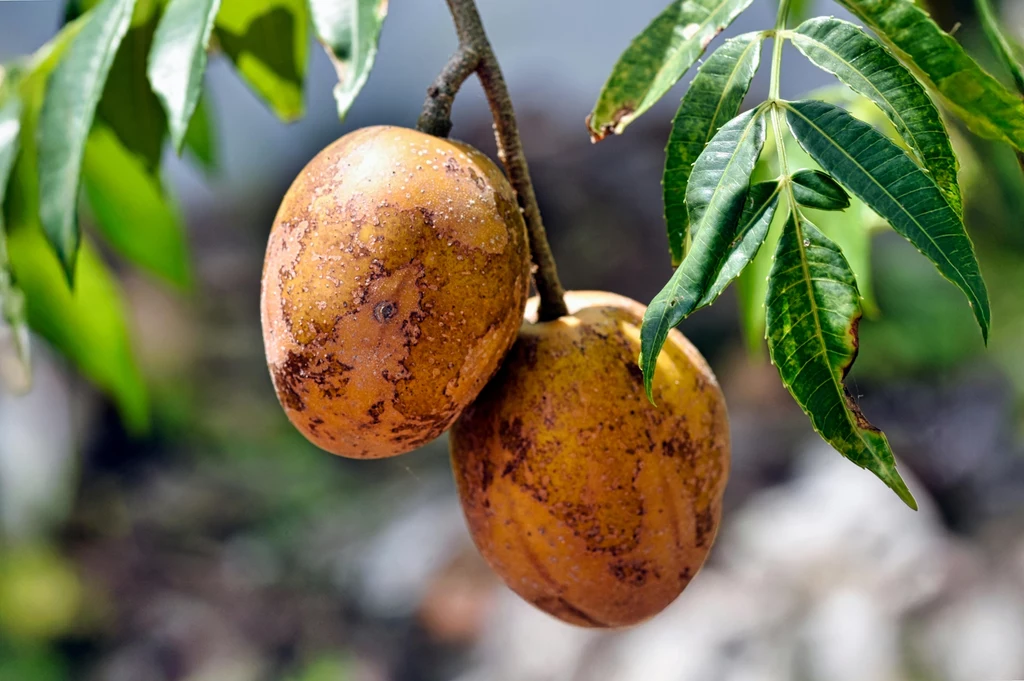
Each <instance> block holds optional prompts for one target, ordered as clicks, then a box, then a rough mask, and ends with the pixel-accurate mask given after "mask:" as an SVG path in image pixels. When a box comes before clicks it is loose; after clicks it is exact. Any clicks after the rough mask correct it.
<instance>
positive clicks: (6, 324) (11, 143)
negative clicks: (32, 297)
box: [0, 95, 32, 392]
mask: <svg viewBox="0 0 1024 681" xmlns="http://www.w3.org/2000/svg"><path fill="white" fill-rule="evenodd" d="M20 131H21V101H20V100H19V99H18V98H17V96H14V95H7V96H6V97H5V98H4V99H3V100H2V102H0V209H2V207H3V205H4V195H5V193H6V190H7V181H8V179H9V178H10V174H11V169H12V168H13V167H14V159H15V157H16V156H17V155H18V134H19V133H20ZM28 353H29V341H28V326H27V324H26V322H25V296H24V295H23V294H22V292H21V289H19V288H18V286H17V284H16V282H15V281H14V276H13V275H12V274H11V269H10V260H9V257H8V255H7V233H6V227H5V225H4V216H3V211H2V210H0V383H3V384H5V385H6V386H7V387H8V389H11V390H13V391H15V392H23V391H25V390H27V389H28V388H29V385H30V383H31V375H32V374H31V366H32V365H31V363H30V362H29V354H28Z"/></svg>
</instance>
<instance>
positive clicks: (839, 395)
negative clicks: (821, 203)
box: [765, 213, 917, 509]
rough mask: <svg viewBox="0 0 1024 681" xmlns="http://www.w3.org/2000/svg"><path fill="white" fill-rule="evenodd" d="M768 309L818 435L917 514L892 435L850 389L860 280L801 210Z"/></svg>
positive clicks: (771, 339)
mask: <svg viewBox="0 0 1024 681" xmlns="http://www.w3.org/2000/svg"><path fill="white" fill-rule="evenodd" d="M765 306H766V308H767V327H768V348H769V351H770V352H771V356H772V361H773V362H774V363H775V365H776V366H777V367H778V369H779V375H780V376H781V377H782V382H783V383H784V384H785V385H786V388H787V389H788V390H789V392H790V394H792V395H793V398H794V399H795V400H796V402H797V404H799V405H800V407H801V408H802V409H803V410H804V412H805V413H806V414H807V415H808V416H809V417H810V419H811V424H812V425H813V426H814V430H815V431H817V432H818V433H819V434H820V435H821V436H822V437H823V438H824V439H825V440H826V441H827V442H828V443H829V444H831V445H832V446H833V447H835V448H836V449H837V450H838V451H839V452H840V453H841V454H842V455H843V456H845V457H846V458H848V459H850V460H851V461H853V462H854V463H855V464H857V465H858V466H861V467H862V468H866V469H867V470H869V471H871V472H872V473H874V474H875V475H877V476H878V477H879V478H880V479H881V480H882V481H883V482H884V483H885V484H886V485H888V486H889V487H890V488H892V490H893V491H894V492H896V494H897V495H898V496H899V497H900V499H902V500H903V501H904V503H906V504H907V505H908V506H910V507H911V508H913V509H917V503H916V502H915V501H914V497H913V496H912V495H911V494H910V490H908V489H907V486H906V484H905V483H904V482H903V479H902V478H901V477H900V474H899V473H898V472H897V471H896V461H895V458H894V457H893V454H892V450H891V449H890V448H889V442H888V441H887V440H886V438H885V435H884V434H882V432H881V431H880V430H878V429H877V428H875V427H874V426H872V425H871V424H870V423H869V422H868V420H867V419H866V418H864V415H863V414H862V413H861V411H860V409H859V408H858V407H857V404H856V402H854V400H853V398H852V397H851V395H850V393H849V392H848V391H847V390H846V388H845V386H844V385H843V381H844V380H845V378H846V374H847V372H849V370H850V366H851V365H852V364H853V361H854V359H855V358H856V356H857V344H858V339H857V325H858V323H859V322H860V317H861V309H860V292H859V291H858V290H857V281H856V279H855V278H854V276H853V272H852V271H851V270H850V266H849V265H848V264H847V262H846V259H845V258H844V257H843V254H842V253H841V252H840V250H839V248H838V247H837V246H836V245H835V244H834V243H832V242H831V241H830V240H829V239H828V238H826V237H825V235H824V234H822V233H821V232H819V231H818V230H817V229H816V228H815V227H814V226H813V225H812V224H811V223H810V222H808V221H807V220H804V219H802V218H800V217H799V215H798V214H796V213H794V214H793V215H792V216H791V217H790V219H789V221H788V222H787V223H786V226H785V228H784V229H783V231H782V237H781V238H780V239H779V245H778V248H777V249H776V251H775V264H774V265H773V267H772V271H771V275H770V281H769V283H768V296H767V299H766V301H765Z"/></svg>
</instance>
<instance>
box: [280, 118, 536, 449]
mask: <svg viewBox="0 0 1024 681" xmlns="http://www.w3.org/2000/svg"><path fill="white" fill-rule="evenodd" d="M528 286H529V249H528V246H527V239H526V230H525V226H524V223H523V218H522V215H521V213H520V211H519V208H518V205H517V204H516V200H515V195H514V193H513V191H512V188H511V187H510V186H509V184H508V182H507V180H506V179H505V177H504V176H503V175H502V173H501V171H500V170H499V169H498V168H497V166H495V165H494V163H492V162H491V161H490V159H488V158H487V157H486V156H485V155H484V154H482V153H481V152H479V151H477V150H475V149H473V148H472V147H470V146H468V145H465V144H462V143H459V142H454V141H450V140H445V139H439V138H436V137H433V136H430V135H426V134H424V133H421V132H418V131H415V130H408V129H404V128H395V127H371V128H364V129H361V130H357V131H355V132H352V133H350V134H348V135H345V136H344V137H342V138H341V139H339V140H337V141H336V142H334V143H333V144H331V145H330V146H328V147H327V148H326V149H324V150H323V151H322V152H320V153H319V154H318V155H317V156H316V157H315V158H314V159H313V160H312V161H310V163H309V164H308V165H307V166H306V167H305V169H303V171H302V172H301V173H300V174H299V176H298V177H297V178H296V179H295V181H294V183H293V184H292V186H291V188H290V189H289V190H288V193H287V194H286V196H285V197H284V200H283V202H282V203H281V207H280V209H279V211H278V213H277V217H276V219H275V221H274V226H273V230H272V232H271V235H270V239H269V243H268V246H267V253H266V260H265V263H264V269H263V285H262V296H261V317H262V322H263V339H264V345H265V349H266V354H267V363H268V365H269V368H270V373H271V377H272V379H273V382H274V387H275V388H276V390H277V395H278V399H279V400H280V401H281V404H282V406H283V407H284V409H285V411H286V413H287V414H288V417H289V419H290V420H291V422H292V423H293V424H294V425H295V426H296V427H297V428H298V429H299V430H300V431H301V432H302V433H303V434H304V435H305V436H306V437H307V438H308V439H309V440H311V441H312V442H313V443H315V444H317V445H318V446H320V447H322V448H323V449H326V450H327V451H330V452H333V453H335V454H340V455H343V456H348V457H353V458H380V457H386V456H393V455H396V454H401V453H403V452H407V451H409V450H411V449H414V448H415V447H417V446H419V445H422V444H424V443H426V442H428V441H430V440H432V439H434V438H435V437H437V436H438V435H440V434H441V433H442V432H443V431H444V430H446V429H447V428H448V426H449V425H451V423H452V421H453V420H454V419H455V418H456V417H457V416H458V415H459V413H460V412H461V411H462V410H463V409H464V408H465V407H466V405H468V404H469V403H470V402H471V401H472V400H473V399H474V398H475V397H476V396H477V394H478V393H479V392H480V390H481V389H482V388H483V386H484V384H485V383H486V382H487V380H488V379H489V378H490V377H491V376H492V375H493V374H494V372H495V371H496V370H497V368H498V365H499V364H500V362H501V359H502V358H503V357H504V355H505V354H506V352H507V351H508V349H509V347H510V346H511V345H512V343H513V342H514V340H515V336H516V332H517V330H518V328H519V325H520V323H521V321H522V314H523V307H524V305H525V302H526V298H527V295H528Z"/></svg>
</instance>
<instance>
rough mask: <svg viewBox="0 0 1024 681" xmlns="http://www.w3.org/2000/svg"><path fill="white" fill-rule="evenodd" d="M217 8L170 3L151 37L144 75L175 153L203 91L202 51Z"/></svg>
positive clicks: (199, 0) (202, 2)
mask: <svg viewBox="0 0 1024 681" xmlns="http://www.w3.org/2000/svg"><path fill="white" fill-rule="evenodd" d="M219 9H220V0H170V2H169V3H168V5H167V9H166V10H165V11H164V14H163V16H162V17H161V18H160V23H159V24H158V25H157V29H156V34H155V36H154V37H153V46H152V48H151V49H150V52H149V65H148V69H147V74H148V76H149V82H150V83H151V84H152V87H153V91H154V92H155V93H156V94H157V97H159V98H160V102H161V103H162V104H163V107H164V111H165V112H166V113H167V125H168V127H169V128H170V131H171V141H172V142H173V143H174V148H175V149H176V150H177V151H178V152H179V153H181V148H182V145H183V144H184V143H185V137H186V134H187V132H188V129H189V121H190V120H192V114H193V113H194V112H195V110H196V106H197V105H198V104H199V96H200V95H201V94H202V91H203V74H204V73H205V72H206V48H207V46H208V45H209V43H210V34H211V33H212V32H213V21H214V19H215V18H216V16H217V11H218V10H219Z"/></svg>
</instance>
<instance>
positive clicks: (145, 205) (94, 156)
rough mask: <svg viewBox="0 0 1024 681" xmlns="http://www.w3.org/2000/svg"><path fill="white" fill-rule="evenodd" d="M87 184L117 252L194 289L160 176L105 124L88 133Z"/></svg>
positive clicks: (177, 220) (182, 240)
mask: <svg viewBox="0 0 1024 681" xmlns="http://www.w3.org/2000/svg"><path fill="white" fill-rule="evenodd" d="M83 185H84V187H85V196H86V198H87V199H88V201H89V206H90V208H91V209H92V212H93V214H94V216H95V218H96V222H97V226H98V227H99V230H100V232H102V234H103V236H105V237H106V239H107V240H108V241H109V242H110V245H111V246H113V247H114V249H115V250H117V252H118V253H120V254H121V255H123V256H124V257H125V258H127V259H128V260H130V261H131V262H133V263H135V264H136V265H139V266H140V267H142V268H143V269H146V270H148V271H150V272H152V273H153V274H155V275H157V276H159V277H161V278H163V279H165V280H166V281H168V282H169V283H171V284H173V285H174V286H176V287H178V288H181V289H185V288H188V287H189V285H190V283H191V273H190V268H189V261H188V247H187V245H186V242H185V234H184V230H183V229H182V226H181V220H180V218H179V216H178V213H177V212H176V211H175V210H174V209H173V208H172V206H171V204H170V202H169V200H168V198H167V197H166V196H165V195H164V192H163V189H162V188H161V186H160V182H159V181H158V180H157V178H155V177H154V176H153V175H152V174H150V173H149V172H148V171H147V170H146V168H145V166H143V165H142V164H141V163H140V162H139V160H138V158H137V157H136V156H135V155H134V154H132V153H131V152H129V151H128V150H127V149H126V148H125V147H124V146H123V145H122V144H121V143H120V141H119V140H118V139H117V137H116V136H115V135H114V134H113V133H112V132H111V131H110V130H109V129H107V128H105V127H103V126H99V125H97V126H95V127H94V128H93V131H92V134H90V135H89V141H88V144H87V145H86V148H85V165H84V170H83Z"/></svg>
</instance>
